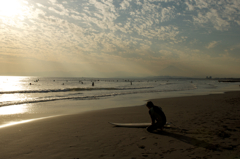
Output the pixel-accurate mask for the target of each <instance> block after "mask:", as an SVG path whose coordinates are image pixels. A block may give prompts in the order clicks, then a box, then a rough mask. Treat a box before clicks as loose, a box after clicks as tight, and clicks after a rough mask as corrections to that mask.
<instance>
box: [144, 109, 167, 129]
mask: <svg viewBox="0 0 240 159" xmlns="http://www.w3.org/2000/svg"><path fill="white" fill-rule="evenodd" d="M149 114H150V116H151V119H152V125H151V126H149V127H148V128H147V130H148V131H153V130H156V129H158V128H160V129H162V128H163V126H164V125H165V124H166V121H167V119H166V116H165V114H164V112H163V111H162V108H161V107H158V106H153V107H152V108H150V109H149ZM155 121H157V122H155Z"/></svg>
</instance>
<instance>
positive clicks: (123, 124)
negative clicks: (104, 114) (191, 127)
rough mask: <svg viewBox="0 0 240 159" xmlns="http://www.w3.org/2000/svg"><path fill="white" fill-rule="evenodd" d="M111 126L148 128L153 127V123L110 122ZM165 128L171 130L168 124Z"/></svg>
mask: <svg viewBox="0 0 240 159" xmlns="http://www.w3.org/2000/svg"><path fill="white" fill-rule="evenodd" d="M109 124H112V125H114V126H117V127H130V128H146V127H148V126H150V125H151V123H112V122H109ZM164 127H166V128H169V127H171V125H170V123H169V122H167V123H166V124H165V125H164Z"/></svg>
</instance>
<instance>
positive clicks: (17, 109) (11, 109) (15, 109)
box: [0, 105, 28, 115]
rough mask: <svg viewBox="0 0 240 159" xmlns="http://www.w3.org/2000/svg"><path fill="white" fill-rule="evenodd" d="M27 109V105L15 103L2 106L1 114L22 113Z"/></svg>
mask: <svg viewBox="0 0 240 159" xmlns="http://www.w3.org/2000/svg"><path fill="white" fill-rule="evenodd" d="M27 111H28V109H27V106H26V105H13V106H6V107H0V115H12V114H22V113H25V112H27Z"/></svg>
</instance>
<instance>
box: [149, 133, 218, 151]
mask: <svg viewBox="0 0 240 159" xmlns="http://www.w3.org/2000/svg"><path fill="white" fill-rule="evenodd" d="M152 133H154V134H159V135H164V136H169V137H173V138H175V139H177V140H180V141H182V142H185V143H188V144H191V145H193V146H196V147H203V148H206V149H209V150H212V151H221V150H220V149H219V148H220V146H219V145H213V144H209V143H207V142H205V141H202V140H198V139H195V138H192V137H188V136H185V135H180V134H176V133H172V132H167V131H156V132H152Z"/></svg>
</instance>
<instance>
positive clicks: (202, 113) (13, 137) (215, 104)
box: [0, 91, 240, 159]
mask: <svg viewBox="0 0 240 159" xmlns="http://www.w3.org/2000/svg"><path fill="white" fill-rule="evenodd" d="M239 95H240V91H233V92H226V93H224V94H210V95H200V96H186V97H174V98H160V99H152V100H151V101H152V102H153V103H154V104H155V105H158V106H161V107H162V108H163V111H164V112H165V114H166V116H167V120H168V122H172V123H173V124H172V128H170V129H165V130H164V132H162V133H161V132H159V133H157V134H152V133H148V132H147V131H146V130H145V129H144V128H143V129H141V128H118V127H113V126H112V125H110V124H109V123H108V122H150V117H149V115H148V110H147V108H146V107H145V106H132V107H120V108H110V109H109V108H107V109H102V110H94V111H89V112H84V113H80V114H73V115H66V116H61V117H56V118H51V119H42V120H38V121H34V122H29V123H24V124H19V125H15V126H10V127H5V128H1V129H0V130H1V131H0V135H1V138H2V140H0V144H1V150H2V153H1V154H0V158H20V159H21V158H132V159H133V158H136V159H137V158H163V157H164V158H177V157H179V156H181V158H204V157H205V158H227V157H230V156H231V157H232V158H234V157H235V158H239V157H240V139H239V136H240V133H239V131H240V127H239V124H240V123H239V121H240V117H239V114H240V107H239V104H240V97H239Z"/></svg>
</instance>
